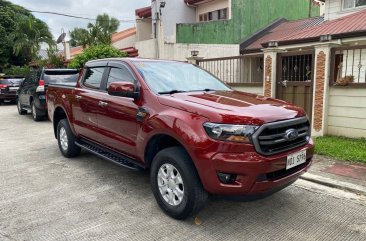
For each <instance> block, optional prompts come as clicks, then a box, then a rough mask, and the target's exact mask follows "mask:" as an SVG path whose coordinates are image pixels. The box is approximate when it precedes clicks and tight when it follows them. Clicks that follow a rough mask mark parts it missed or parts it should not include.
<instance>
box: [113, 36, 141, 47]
mask: <svg viewBox="0 0 366 241" xmlns="http://www.w3.org/2000/svg"><path fill="white" fill-rule="evenodd" d="M136 40H137V38H136V34H134V35H131V36H129V37H127V38H124V39H122V40H119V41H117V42H114V43H113V44H112V46H113V47H115V48H117V49H124V48H129V47H134V46H135V44H136Z"/></svg>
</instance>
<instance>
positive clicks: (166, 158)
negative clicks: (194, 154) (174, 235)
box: [150, 147, 208, 220]
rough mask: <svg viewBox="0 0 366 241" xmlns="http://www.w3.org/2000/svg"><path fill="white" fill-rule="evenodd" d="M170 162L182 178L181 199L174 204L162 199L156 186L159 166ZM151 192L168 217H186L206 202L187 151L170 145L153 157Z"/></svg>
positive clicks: (198, 209) (205, 195)
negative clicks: (182, 189) (182, 190)
mask: <svg viewBox="0 0 366 241" xmlns="http://www.w3.org/2000/svg"><path fill="white" fill-rule="evenodd" d="M165 164H170V165H172V166H173V167H174V168H176V170H177V171H178V172H179V174H180V175H181V177H182V180H183V186H184V192H183V199H182V201H181V202H180V203H179V204H178V205H176V206H174V205H171V204H169V203H168V202H167V201H166V200H164V197H163V195H162V194H161V192H160V190H159V186H158V173H159V169H160V168H161V167H164V165H165ZM150 182H151V188H152V191H153V194H154V196H155V199H156V201H157V203H158V204H159V206H160V208H161V209H162V210H163V211H164V212H165V213H166V214H167V215H169V216H170V217H172V218H175V219H179V220H182V219H186V218H188V217H191V216H193V215H195V214H197V213H198V212H199V211H200V210H201V209H202V208H203V207H204V205H205V204H206V201H207V198H208V194H207V192H206V191H205V190H204V188H203V186H202V183H201V181H200V178H199V176H198V173H197V170H196V168H195V166H194V165H193V162H192V159H191V158H190V156H189V155H188V153H187V152H186V151H185V150H184V149H183V148H181V147H170V148H166V149H164V150H162V151H160V152H159V153H158V154H157V155H156V156H155V158H154V160H153V162H152V165H151V170H150Z"/></svg>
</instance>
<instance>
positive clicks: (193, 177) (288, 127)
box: [47, 58, 314, 219]
mask: <svg viewBox="0 0 366 241" xmlns="http://www.w3.org/2000/svg"><path fill="white" fill-rule="evenodd" d="M47 103H48V115H49V118H50V120H52V122H53V128H54V133H55V137H56V138H57V140H58V145H59V148H60V151H61V153H62V154H63V155H64V156H65V157H68V158H70V157H75V156H77V155H79V154H80V150H81V149H84V150H87V151H89V152H92V153H94V154H95V155H97V156H99V157H101V158H104V159H107V160H109V161H111V162H114V163H116V164H118V165H121V166H124V167H127V168H130V169H133V170H140V169H148V170H149V171H150V182H151V188H152V191H153V194H154V196H155V199H156V201H157V203H158V204H159V206H160V207H161V209H162V210H163V211H164V212H165V213H167V214H168V215H170V216H171V217H173V218H176V219H185V218H187V217H189V216H191V215H194V214H196V213H197V212H198V211H199V210H200V209H201V208H202V207H203V206H204V204H205V202H206V200H207V198H208V195H209V194H212V195H219V196H245V197H257V196H265V195H269V194H271V193H274V192H276V191H278V190H281V189H282V188H284V187H286V186H288V185H290V184H291V183H293V182H294V181H296V180H297V179H298V178H299V176H300V175H301V174H303V173H304V172H305V171H307V169H308V168H309V166H310V165H311V162H312V156H313V152H314V146H313V141H312V139H311V138H310V124H309V120H308V118H307V115H306V113H305V112H304V110H303V109H301V108H299V107H296V106H293V105H292V104H289V103H287V102H284V101H281V100H276V99H273V98H266V97H263V96H257V95H254V94H249V93H244V92H240V91H236V90H233V89H231V88H230V87H228V86H227V85H226V84H224V83H223V82H221V81H220V80H218V79H217V78H216V77H215V76H213V75H211V74H210V73H208V72H206V71H205V70H203V69H201V68H199V67H198V66H195V65H192V64H188V63H181V62H174V61H160V60H147V59H128V58H123V59H120V58H116V59H102V60H94V61H90V62H88V63H87V64H86V65H85V67H84V68H83V70H82V71H81V74H80V77H79V80H78V82H77V84H76V86H75V87H72V86H66V85H65V86H63V85H52V84H50V85H49V87H48V91H47Z"/></svg>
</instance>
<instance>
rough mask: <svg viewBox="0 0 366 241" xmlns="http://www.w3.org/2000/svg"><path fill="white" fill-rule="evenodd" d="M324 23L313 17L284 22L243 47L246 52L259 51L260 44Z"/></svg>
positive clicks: (319, 18)
mask: <svg viewBox="0 0 366 241" xmlns="http://www.w3.org/2000/svg"><path fill="white" fill-rule="evenodd" d="M323 21H324V18H323V17H315V18H308V19H301V20H295V21H285V22H283V23H282V24H280V25H278V26H277V27H274V28H273V29H271V30H269V31H268V32H267V34H265V35H264V36H263V37H261V38H259V39H258V40H256V41H254V42H253V43H251V44H250V45H249V46H247V47H245V49H246V50H253V49H261V48H263V46H262V43H267V42H269V41H272V40H278V39H281V38H283V37H284V36H288V35H291V34H293V33H297V32H299V31H300V32H301V31H303V30H304V29H307V28H309V27H312V26H317V25H319V24H321V23H322V22H323Z"/></svg>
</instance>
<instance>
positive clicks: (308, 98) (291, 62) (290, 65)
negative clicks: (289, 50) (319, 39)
mask: <svg viewBox="0 0 366 241" xmlns="http://www.w3.org/2000/svg"><path fill="white" fill-rule="evenodd" d="M278 60H279V61H278V66H277V86H276V87H277V88H276V96H277V98H278V99H282V100H285V101H287V102H290V103H292V104H294V105H296V106H299V107H302V108H304V110H305V111H306V113H307V115H308V116H309V119H310V120H311V116H312V102H313V77H314V76H313V73H314V71H313V70H314V58H313V53H312V52H309V53H301V54H298V55H296V54H295V55H294V54H291V55H289V54H280V55H279V56H278Z"/></svg>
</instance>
